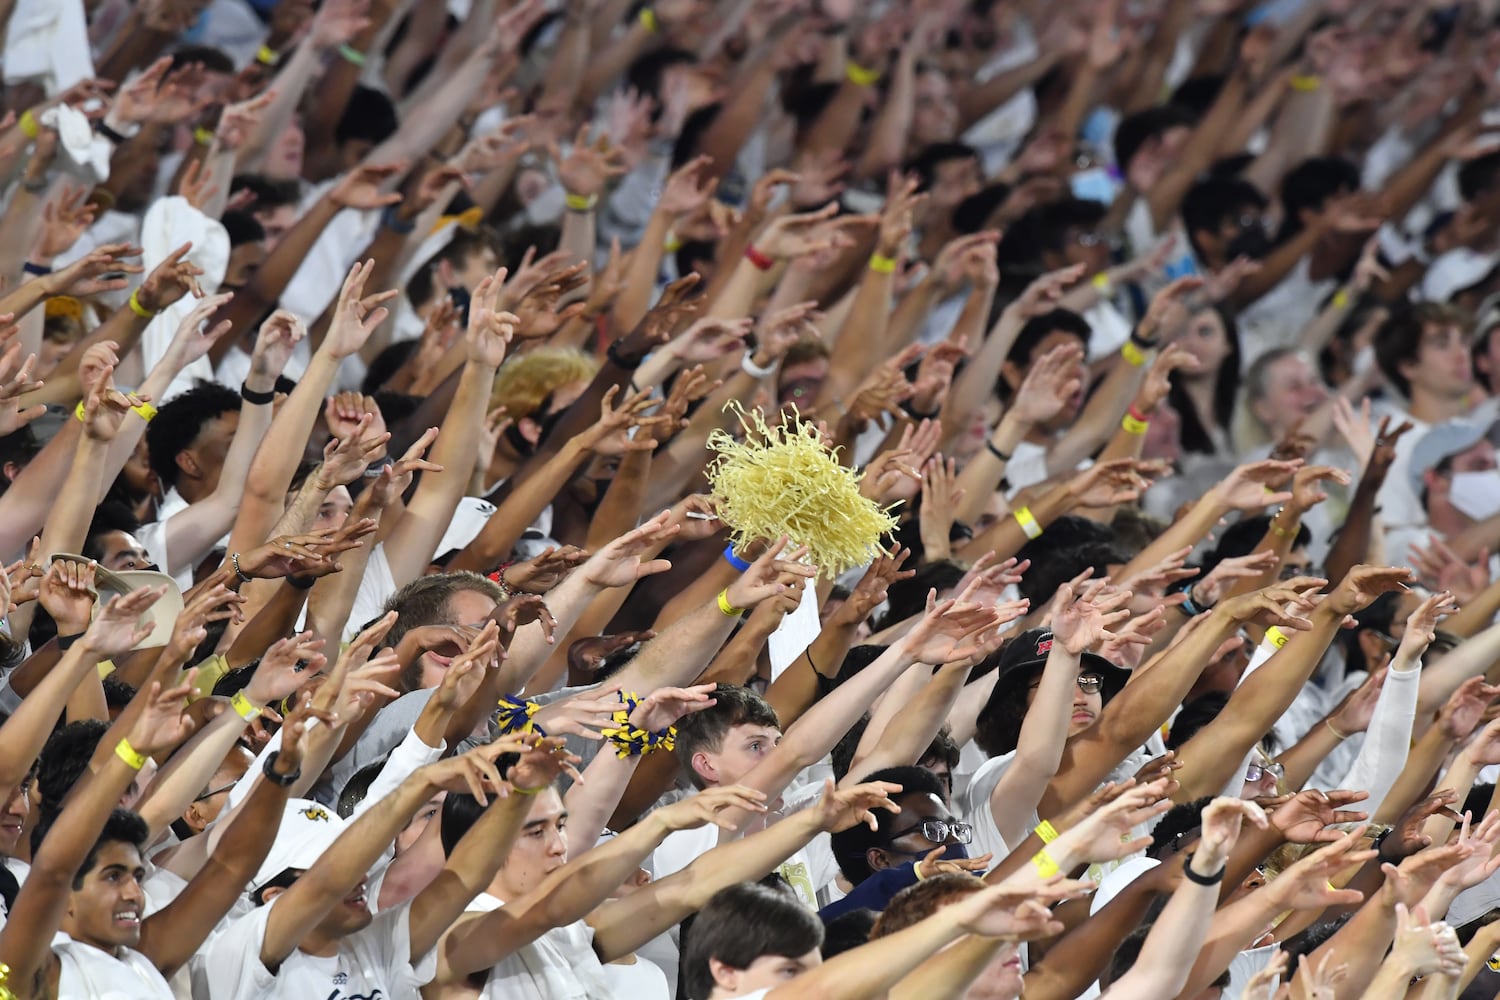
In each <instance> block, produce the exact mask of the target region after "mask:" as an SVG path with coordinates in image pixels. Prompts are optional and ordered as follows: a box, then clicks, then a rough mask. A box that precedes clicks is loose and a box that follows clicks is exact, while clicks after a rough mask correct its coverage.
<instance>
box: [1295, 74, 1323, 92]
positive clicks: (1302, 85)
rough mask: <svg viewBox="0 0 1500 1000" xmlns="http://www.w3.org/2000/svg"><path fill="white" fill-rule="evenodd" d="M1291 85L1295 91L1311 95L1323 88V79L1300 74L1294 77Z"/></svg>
mask: <svg viewBox="0 0 1500 1000" xmlns="http://www.w3.org/2000/svg"><path fill="white" fill-rule="evenodd" d="M1291 84H1292V89H1293V90H1300V91H1302V93H1304V94H1310V93H1312V92H1313V91H1315V90H1317V89H1318V88H1319V87H1321V86H1323V78H1322V77H1321V76H1314V75H1312V74H1308V73H1299V74H1297V75H1296V76H1294V77H1292V80H1291Z"/></svg>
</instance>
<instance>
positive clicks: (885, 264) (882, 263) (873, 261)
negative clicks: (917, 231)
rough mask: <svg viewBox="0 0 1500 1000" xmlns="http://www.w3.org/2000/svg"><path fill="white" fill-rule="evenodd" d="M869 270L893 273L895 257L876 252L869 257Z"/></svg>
mask: <svg viewBox="0 0 1500 1000" xmlns="http://www.w3.org/2000/svg"><path fill="white" fill-rule="evenodd" d="M870 270H872V271H874V272H875V273H876V274H895V273H896V258H894V257H887V256H886V255H885V254H883V253H877V254H874V255H873V256H871V257H870Z"/></svg>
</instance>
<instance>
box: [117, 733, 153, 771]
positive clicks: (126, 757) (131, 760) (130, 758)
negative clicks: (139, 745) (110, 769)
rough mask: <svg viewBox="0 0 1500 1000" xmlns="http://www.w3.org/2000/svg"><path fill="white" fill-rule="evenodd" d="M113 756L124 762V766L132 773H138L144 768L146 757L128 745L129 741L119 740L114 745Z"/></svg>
mask: <svg viewBox="0 0 1500 1000" xmlns="http://www.w3.org/2000/svg"><path fill="white" fill-rule="evenodd" d="M115 756H116V757H118V758H120V759H121V760H123V761H124V762H125V766H126V767H128V768H130V769H131V770H132V771H139V770H140V769H141V768H143V767H145V766H146V755H145V754H143V753H141V752H140V751H138V750H137V749H136V748H135V747H133V746H131V745H130V741H129V740H121V741H120V742H118V743H116V744H115Z"/></svg>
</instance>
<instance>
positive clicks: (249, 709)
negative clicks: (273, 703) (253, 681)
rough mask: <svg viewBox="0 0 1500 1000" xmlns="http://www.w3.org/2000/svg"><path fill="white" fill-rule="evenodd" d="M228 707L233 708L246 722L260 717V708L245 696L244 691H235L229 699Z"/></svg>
mask: <svg viewBox="0 0 1500 1000" xmlns="http://www.w3.org/2000/svg"><path fill="white" fill-rule="evenodd" d="M229 707H230V708H233V709H234V711H235V714H236V715H238V716H239V717H240V718H242V719H244V720H245V721H246V722H250V721H252V720H254V719H258V718H260V709H259V708H257V707H256V706H255V703H254V702H252V701H251V700H250V699H249V698H246V697H245V692H244V691H236V692H235V693H234V697H233V698H230V699H229Z"/></svg>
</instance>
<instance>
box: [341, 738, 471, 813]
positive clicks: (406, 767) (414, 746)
mask: <svg viewBox="0 0 1500 1000" xmlns="http://www.w3.org/2000/svg"><path fill="white" fill-rule="evenodd" d="M446 749H448V744H447V743H446V742H444V743H443V744H442V745H441V746H436V747H430V746H428V745H427V744H426V743H423V742H422V738H421V737H420V736H418V735H417V731H416V730H415V729H413V730H411V731H410V732H408V733H407V734H406V739H404V740H402V741H401V745H400V746H398V747H396V749H394V750H392V751H391V755H390V756H389V757H387V758H386V759H385V766H384V767H382V768H381V769H380V773H379V774H378V775H376V776H375V780H374V781H372V782H370V787H369V789H368V790H367V791H366V792H365V797H364V798H363V799H361V800H360V802H359V805H357V806H355V807H354V812H353V813H351V814H350V816H349V820H350V822H353V821H354V820H355V819H357V818H359V815H360V814H361V813H363V812H364V811H365V810H366V809H368V808H370V807H371V806H373V805H374V804H375V803H377V802H379V801H380V800H381V799H383V798H385V797H386V796H387V795H389V794H391V793H392V792H394V791H395V790H396V786H397V785H399V784H401V782H403V781H405V780H406V779H407V778H409V777H411V774H412V772H413V771H415V770H416V769H417V768H419V767H424V766H426V765H428V764H431V763H433V762H434V761H436V760H440V759H442V756H443V751H444V750H446Z"/></svg>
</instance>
